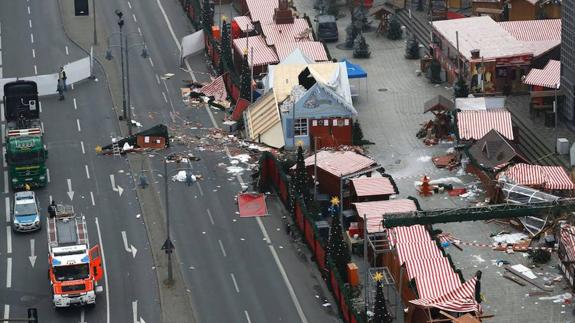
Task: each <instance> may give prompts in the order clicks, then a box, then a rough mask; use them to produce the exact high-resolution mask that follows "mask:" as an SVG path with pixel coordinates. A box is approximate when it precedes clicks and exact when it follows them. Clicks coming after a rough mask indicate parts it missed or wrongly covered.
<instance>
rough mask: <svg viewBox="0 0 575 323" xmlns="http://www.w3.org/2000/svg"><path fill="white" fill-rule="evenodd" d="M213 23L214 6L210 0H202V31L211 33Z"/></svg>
mask: <svg viewBox="0 0 575 323" xmlns="http://www.w3.org/2000/svg"><path fill="white" fill-rule="evenodd" d="M213 25H214V8H213V7H212V5H211V1H210V0H204V2H203V3H202V28H203V29H204V33H207V34H211V33H212V26H213Z"/></svg>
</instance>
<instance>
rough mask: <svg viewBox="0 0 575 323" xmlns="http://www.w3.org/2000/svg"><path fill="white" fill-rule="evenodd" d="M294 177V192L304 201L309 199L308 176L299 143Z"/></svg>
mask: <svg viewBox="0 0 575 323" xmlns="http://www.w3.org/2000/svg"><path fill="white" fill-rule="evenodd" d="M294 177H295V178H294V180H295V182H294V185H295V192H296V194H297V196H301V197H303V200H304V201H305V202H307V201H309V189H308V177H307V170H306V168H305V161H304V158H303V148H302V146H301V145H298V147H297V159H296V166H295V176H294Z"/></svg>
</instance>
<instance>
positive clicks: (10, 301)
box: [0, 0, 160, 322]
mask: <svg viewBox="0 0 575 323" xmlns="http://www.w3.org/2000/svg"><path fill="white" fill-rule="evenodd" d="M57 10H58V9H57V2H56V1H55V0H50V1H43V2H2V3H0V23H1V27H2V28H1V31H0V37H1V41H2V43H1V45H2V47H1V50H2V52H1V55H0V56H1V58H2V59H1V62H2V73H3V76H4V77H16V76H30V75H35V74H47V73H54V72H56V71H57V69H58V67H59V66H61V65H63V64H65V63H67V62H70V61H74V60H77V59H79V58H81V57H84V56H86V55H85V53H83V52H82V51H81V50H80V49H79V48H77V47H75V46H74V45H73V44H72V43H71V42H69V41H68V39H67V38H65V36H64V34H63V30H62V28H61V24H60V21H59V19H58V18H57V17H59V13H58V11H57ZM96 76H97V78H98V79H100V80H104V77H103V75H102V73H101V71H99V70H96ZM41 108H42V113H41V119H42V122H43V125H44V129H45V132H46V134H45V140H46V145H47V148H48V151H49V158H48V163H47V164H48V168H49V173H50V182H49V184H48V186H47V187H46V188H45V189H42V190H39V191H38V192H37V194H38V197H39V201H40V204H41V205H40V206H41V208H42V211H45V210H46V207H47V205H48V203H49V200H50V198H53V199H55V200H56V201H61V202H65V203H71V204H73V205H74V207H75V209H76V211H77V213H80V214H82V215H84V216H85V217H86V221H87V224H88V229H89V236H90V241H91V244H92V245H94V244H100V247H101V248H102V249H103V254H104V257H105V269H106V279H103V280H102V281H100V285H102V286H103V287H104V291H103V292H102V293H101V294H99V295H98V297H97V305H96V306H95V307H94V308H78V309H71V310H65V311H58V312H56V311H55V310H54V309H53V308H52V304H51V294H50V286H49V281H48V278H47V275H46V272H47V269H48V263H47V252H48V251H47V242H46V233H45V232H46V231H45V228H42V230H41V231H39V232H36V233H31V234H13V233H11V232H10V231H9V229H8V228H9V226H8V223H7V224H6V228H7V229H6V231H4V230H2V236H5V239H0V241H1V246H0V247H1V249H0V250H2V258H1V262H2V264H5V265H3V266H0V267H1V268H2V271H1V272H0V275H1V277H3V279H2V280H3V282H2V284H4V282H5V284H4V285H3V286H2V288H4V287H5V288H6V291H8V292H7V293H0V304H1V307H2V308H3V315H4V317H5V318H8V317H10V318H17V317H22V316H24V315H25V313H26V308H27V307H36V308H38V311H39V316H40V319H41V321H43V322H132V321H135V320H138V321H139V322H144V321H147V322H159V321H160V319H159V317H160V311H159V306H158V304H159V296H158V290H157V282H156V275H155V273H154V267H153V262H152V258H151V254H150V252H149V245H148V240H147V235H146V230H145V227H144V224H143V222H142V220H141V218H139V217H137V215H138V214H139V213H140V207H139V203H138V201H137V199H136V195H135V193H134V191H133V183H132V181H131V177H130V174H129V169H128V164H127V162H126V160H125V159H123V158H114V157H105V156H96V154H95V150H94V148H95V147H96V145H102V144H104V145H105V144H108V143H109V142H110V138H111V136H117V135H118V132H119V131H118V123H117V121H116V116H115V114H114V113H113V110H112V103H111V99H110V97H109V95H108V90H107V87H106V84H105V82H94V81H86V82H83V83H81V84H78V85H76V86H75V87H74V88H73V89H70V90H69V91H68V92H67V93H66V100H65V101H58V100H57V98H56V97H47V98H42V99H41ZM2 141H3V140H2ZM5 170H6V169H5V168H4V172H2V177H3V178H2V181H1V182H5V179H4V177H5V176H6V172H5ZM110 175H114V180H115V183H116V191H114V190H113V188H112V183H111V178H110ZM69 183H70V184H69ZM117 186H120V187H122V188H123V192H122V194H121V195H120V194H119V192H118V191H117V190H118V189H117ZM70 191H73V192H74V193H73V197H72V199H70V197H69V194H68V192H70ZM2 195H3V197H4V198H2V199H0V202H2V204H5V203H6V198H8V197H9V196H11V195H12V193H8V191H7V190H6V187H5V188H4V190H3V193H2ZM4 207H5V205H4V206H1V207H0V209H2V210H4ZM4 232H6V233H4ZM122 232H125V235H126V238H127V243H128V245H129V246H132V245H133V246H134V247H135V248H136V249H137V252H136V255H135V257H133V256H132V253H131V252H128V251H127V250H126V248H125V243H124V239H123V235H122ZM32 241H34V242H32ZM32 243H33V244H34V255H35V256H36V257H37V259H36V261H35V263H34V266H32V264H31V262H30V260H29V256H30V255H31V244H32ZM129 248H131V247H129ZM10 249H11V250H10ZM4 277H6V278H4Z"/></svg>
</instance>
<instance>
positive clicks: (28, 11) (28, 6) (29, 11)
mask: <svg viewBox="0 0 575 323" xmlns="http://www.w3.org/2000/svg"><path fill="white" fill-rule="evenodd" d="M28 14H30V6H28Z"/></svg>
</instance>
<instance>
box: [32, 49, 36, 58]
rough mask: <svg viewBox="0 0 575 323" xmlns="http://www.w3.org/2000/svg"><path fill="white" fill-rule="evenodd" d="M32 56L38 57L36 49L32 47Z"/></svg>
mask: <svg viewBox="0 0 575 323" xmlns="http://www.w3.org/2000/svg"><path fill="white" fill-rule="evenodd" d="M32 58H36V50H35V49H34V48H32Z"/></svg>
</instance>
